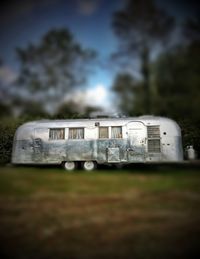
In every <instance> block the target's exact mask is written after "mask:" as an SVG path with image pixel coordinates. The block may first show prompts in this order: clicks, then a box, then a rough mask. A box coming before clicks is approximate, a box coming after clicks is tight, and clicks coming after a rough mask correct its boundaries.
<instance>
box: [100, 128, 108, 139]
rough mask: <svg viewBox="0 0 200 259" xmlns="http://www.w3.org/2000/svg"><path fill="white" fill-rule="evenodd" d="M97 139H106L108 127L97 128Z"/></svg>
mask: <svg viewBox="0 0 200 259" xmlns="http://www.w3.org/2000/svg"><path fill="white" fill-rule="evenodd" d="M99 138H108V127H99Z"/></svg>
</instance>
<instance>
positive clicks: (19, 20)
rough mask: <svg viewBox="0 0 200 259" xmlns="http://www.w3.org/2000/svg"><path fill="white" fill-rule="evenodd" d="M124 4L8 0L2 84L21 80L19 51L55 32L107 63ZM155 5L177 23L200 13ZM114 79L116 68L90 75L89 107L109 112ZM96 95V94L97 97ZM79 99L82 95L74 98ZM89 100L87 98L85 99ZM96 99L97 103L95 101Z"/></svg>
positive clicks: (186, 4) (0, 22) (1, 27)
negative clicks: (66, 32) (61, 31)
mask: <svg viewBox="0 0 200 259" xmlns="http://www.w3.org/2000/svg"><path fill="white" fill-rule="evenodd" d="M125 1H126V0H40V1H37V0H14V1H11V0H7V1H5V2H3V1H1V8H0V58H2V59H3V61H4V63H3V66H2V67H1V68H0V79H1V80H2V81H5V82H6V83H7V85H8V86H9V84H10V83H12V81H13V80H15V78H16V77H17V73H18V69H19V63H18V61H17V58H16V54H15V49H16V47H26V46H27V44H28V43H37V42H38V41H39V40H40V39H41V37H42V36H43V35H44V34H45V33H46V32H48V31H49V30H50V29H52V28H63V27H67V28H68V29H69V30H70V31H71V32H72V33H73V35H74V37H75V39H76V40H77V41H78V42H80V43H81V45H82V46H83V47H86V48H92V49H94V50H96V51H97V52H98V54H99V55H98V56H99V60H100V61H101V63H102V64H104V63H105V64H106V62H107V61H108V60H109V57H110V55H111V54H112V53H113V52H115V51H116V49H117V46H118V41H117V38H116V37H115V35H114V33H113V31H112V26H111V23H112V14H113V12H114V11H116V10H118V9H120V8H122V7H123V6H124V2H125ZM133 1H134V0H133ZM156 2H157V4H158V5H159V6H160V7H162V8H164V9H166V10H167V11H168V12H169V13H170V14H172V15H174V16H175V17H176V18H177V19H178V20H179V21H181V20H183V19H185V18H186V17H188V16H193V15H194V14H195V13H199V4H198V1H194V0H156ZM113 78H114V71H113V69H112V67H110V68H109V67H108V66H103V65H102V66H99V67H98V68H97V69H96V70H95V72H93V73H92V74H91V75H90V76H89V81H88V88H87V90H86V92H83V93H82V94H83V95H85V96H86V98H87V99H88V102H91V99H92V102H93V103H94V104H95V103H98V104H100V105H102V106H106V107H107V108H110V107H109V105H110V90H109V89H110V87H111V85H112V81H113ZM95 93H97V94H95ZM76 94H77V96H79V97H80V95H81V92H80V90H79V91H77V93H74V96H75V95H76ZM87 96H89V97H87ZM91 96H93V98H91Z"/></svg>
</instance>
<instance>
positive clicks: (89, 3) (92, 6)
mask: <svg viewBox="0 0 200 259" xmlns="http://www.w3.org/2000/svg"><path fill="white" fill-rule="evenodd" d="M99 5H100V2H99V0H77V8H78V12H79V13H80V14H82V15H85V16H89V15H92V14H94V13H95V12H96V11H97V9H98V8H99Z"/></svg>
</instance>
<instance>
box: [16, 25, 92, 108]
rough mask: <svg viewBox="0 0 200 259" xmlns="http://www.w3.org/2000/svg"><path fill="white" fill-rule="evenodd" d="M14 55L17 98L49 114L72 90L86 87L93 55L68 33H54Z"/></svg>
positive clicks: (52, 31) (62, 31)
mask: <svg viewBox="0 0 200 259" xmlns="http://www.w3.org/2000/svg"><path fill="white" fill-rule="evenodd" d="M17 55H18V59H19V61H20V75H19V78H18V82H17V83H18V89H19V92H20V94H21V95H22V96H23V98H25V99H26V100H29V99H31V100H34V101H35V102H38V103H40V105H42V106H43V107H45V108H47V109H48V110H50V111H51V112H52V111H54V110H55V109H56V108H57V107H58V106H59V104H60V103H61V101H62V100H63V98H64V96H65V95H66V94H67V93H68V92H69V91H70V90H71V89H72V88H73V87H77V86H78V85H79V86H80V85H83V84H84V83H85V81H86V75H87V73H88V71H89V66H88V65H89V63H90V62H91V61H92V60H94V57H95V55H96V54H95V52H94V51H92V50H90V49H84V48H83V47H82V46H81V45H80V44H79V43H77V42H76V41H75V40H74V38H73V36H72V34H71V33H70V31H69V30H67V29H58V30H56V29H53V30H51V31H49V32H48V33H47V34H46V35H44V37H43V38H42V39H41V41H40V42H39V43H38V44H29V46H28V47H27V48H24V49H22V48H18V49H17Z"/></svg>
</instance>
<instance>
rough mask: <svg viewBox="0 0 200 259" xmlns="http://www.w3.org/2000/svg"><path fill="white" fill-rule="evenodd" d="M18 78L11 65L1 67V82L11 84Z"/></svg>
mask: <svg viewBox="0 0 200 259" xmlns="http://www.w3.org/2000/svg"><path fill="white" fill-rule="evenodd" d="M16 79H17V73H16V71H14V70H13V69H12V68H11V67H9V66H1V67H0V82H1V83H2V84H3V85H10V84H12V83H14V81H15V80H16Z"/></svg>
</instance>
